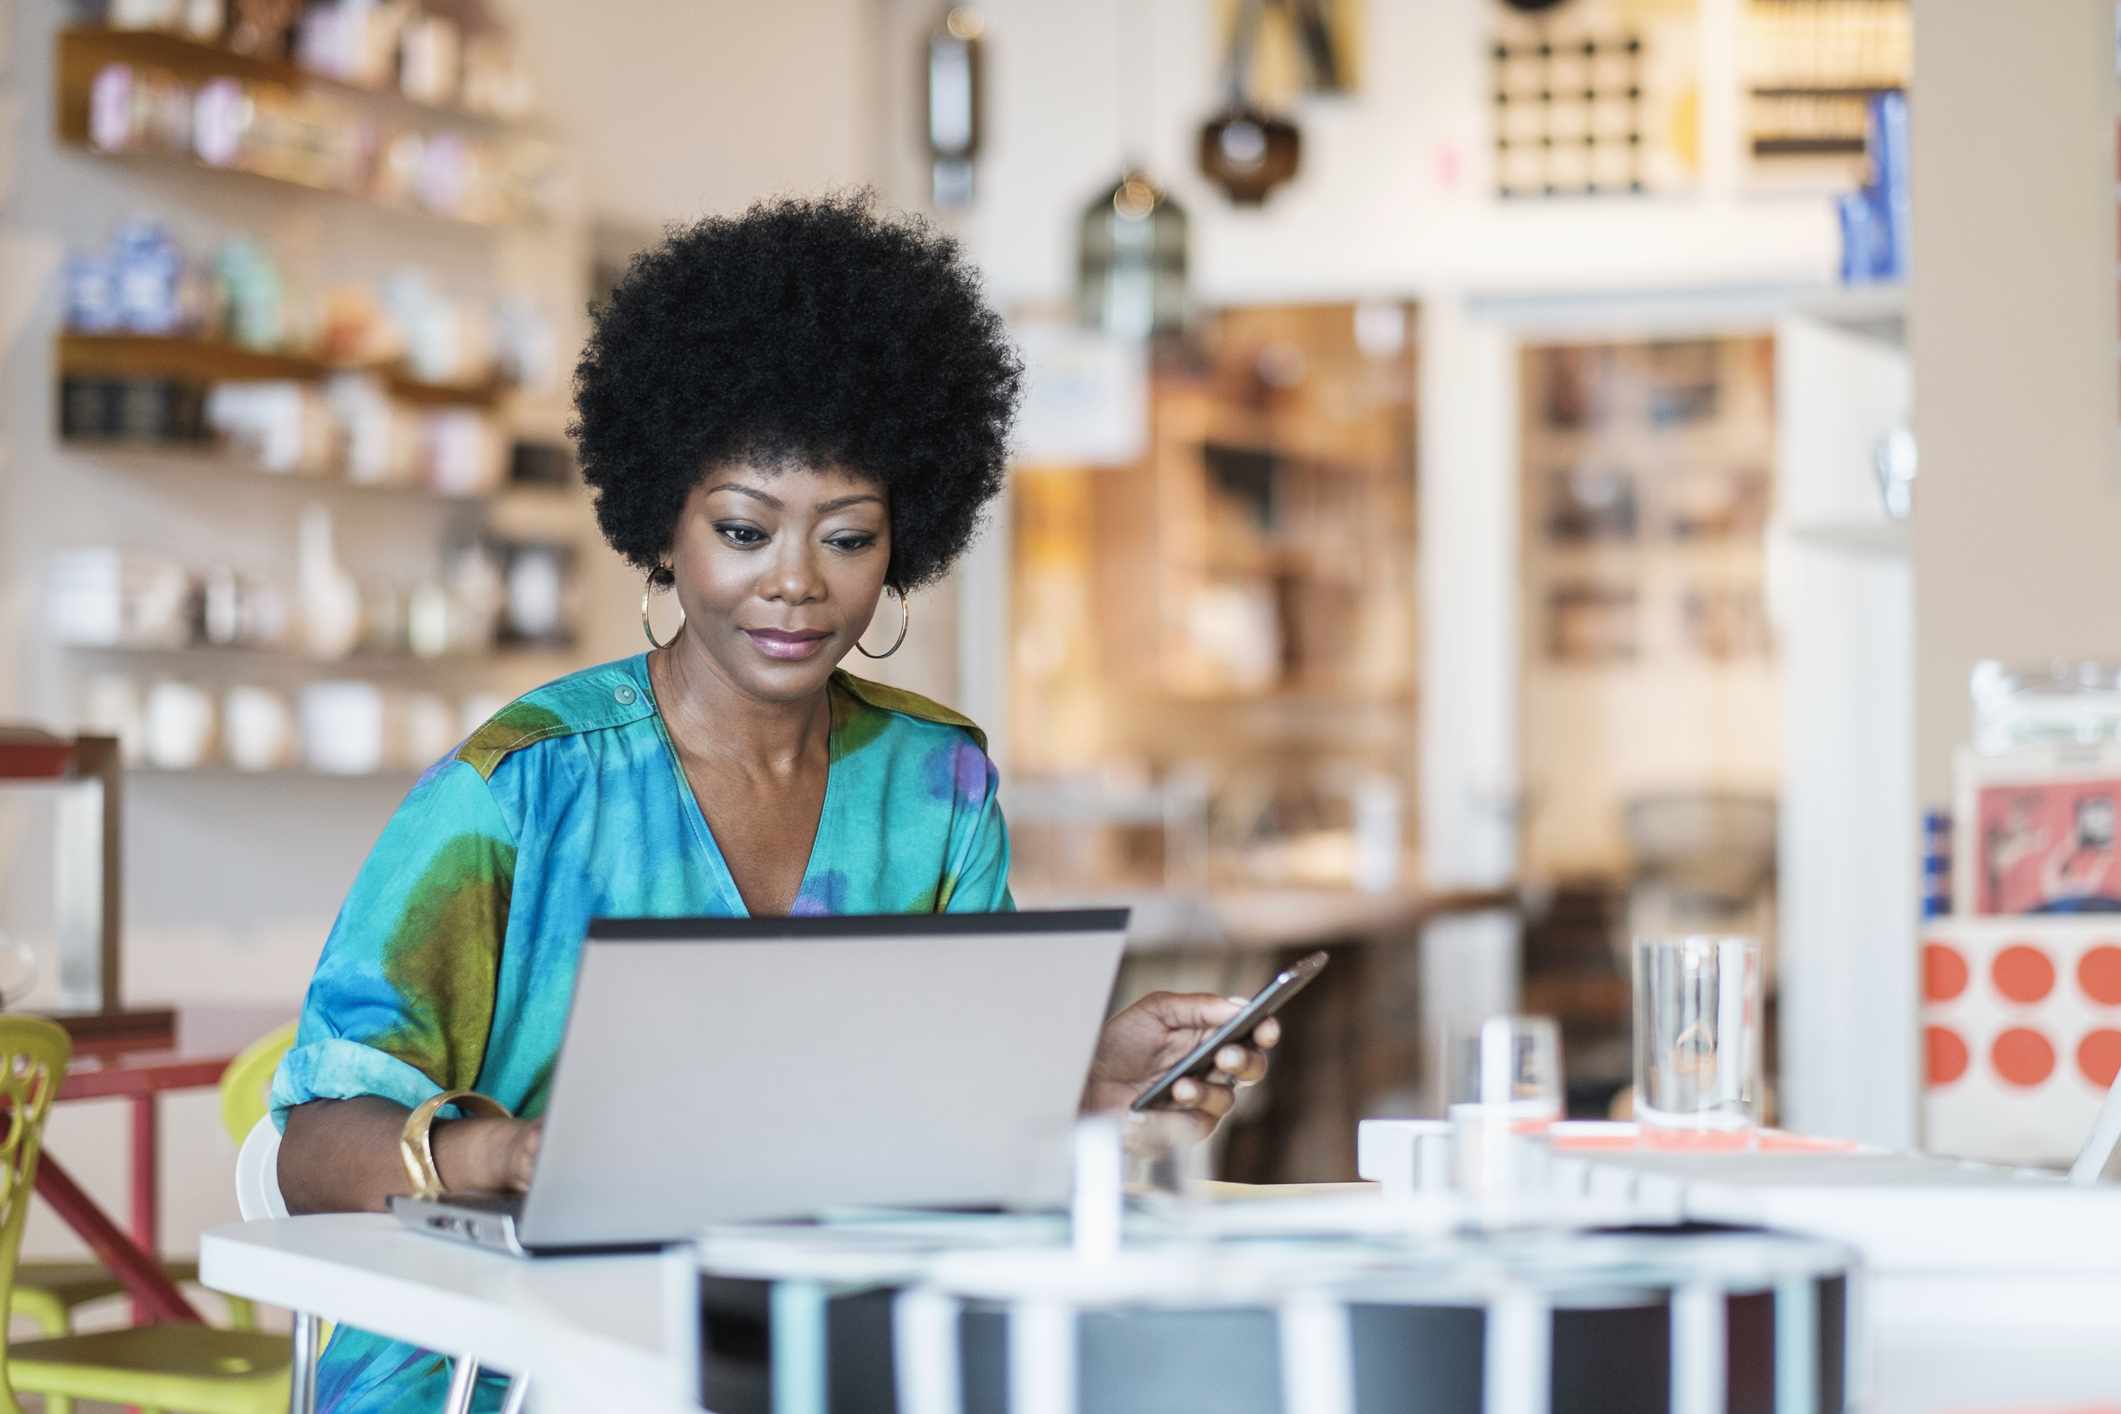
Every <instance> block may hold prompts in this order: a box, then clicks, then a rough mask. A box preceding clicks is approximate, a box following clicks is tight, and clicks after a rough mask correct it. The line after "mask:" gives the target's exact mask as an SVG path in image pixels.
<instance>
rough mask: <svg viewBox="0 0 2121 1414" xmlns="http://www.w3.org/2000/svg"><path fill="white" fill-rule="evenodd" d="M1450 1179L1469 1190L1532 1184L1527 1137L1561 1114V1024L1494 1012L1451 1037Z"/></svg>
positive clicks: (1447, 1065) (1532, 1167) (1447, 1082)
mask: <svg viewBox="0 0 2121 1414" xmlns="http://www.w3.org/2000/svg"><path fill="white" fill-rule="evenodd" d="M1444 1083H1445V1094H1446V1097H1447V1099H1448V1101H1449V1104H1450V1109H1449V1111H1448V1113H1449V1115H1450V1120H1451V1135H1452V1146H1451V1147H1452V1170H1453V1173H1452V1177H1453V1182H1454V1183H1455V1184H1456V1186H1457V1187H1458V1188H1459V1189H1461V1190H1463V1191H1465V1192H1469V1193H1495V1192H1501V1191H1505V1190H1508V1189H1512V1188H1522V1187H1525V1186H1527V1185H1528V1184H1529V1183H1531V1182H1532V1181H1533V1179H1534V1178H1535V1177H1536V1173H1535V1172H1534V1170H1535V1168H1536V1164H1535V1162H1534V1159H1535V1157H1536V1155H1535V1151H1534V1149H1533V1148H1532V1147H1531V1146H1528V1145H1527V1144H1526V1143H1525V1142H1524V1140H1525V1136H1526V1135H1528V1134H1534V1133H1537V1132H1538V1131H1540V1130H1542V1129H1545V1128H1546V1127H1547V1126H1548V1125H1550V1124H1552V1123H1553V1122H1554V1121H1555V1120H1557V1119H1560V1118H1561V1113H1562V1103H1561V1029H1560V1028H1559V1027H1558V1026H1556V1025H1555V1024H1554V1022H1553V1020H1552V1019H1551V1018H1549V1017H1544V1016H1491V1017H1489V1018H1488V1019H1487V1020H1485V1021H1483V1022H1481V1023H1480V1025H1479V1026H1478V1027H1477V1028H1476V1029H1474V1030H1471V1031H1462V1032H1459V1033H1457V1034H1456V1035H1454V1036H1452V1038H1451V1040H1450V1042H1449V1050H1448V1051H1447V1053H1446V1055H1445V1064H1444Z"/></svg>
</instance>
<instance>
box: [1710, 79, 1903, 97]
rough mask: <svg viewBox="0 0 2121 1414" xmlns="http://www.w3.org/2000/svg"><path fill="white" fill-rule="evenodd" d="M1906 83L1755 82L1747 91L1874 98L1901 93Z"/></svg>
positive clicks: (1771, 94)
mask: <svg viewBox="0 0 2121 1414" xmlns="http://www.w3.org/2000/svg"><path fill="white" fill-rule="evenodd" d="M1906 87H1907V85H1906V84H1905V83H1841V84H1801V83H1762V84H1754V85H1753V86H1752V87H1751V88H1749V89H1747V90H1746V92H1747V93H1749V94H1751V95H1752V96H1753V97H1755V98H1874V97H1876V96H1877V95H1878V94H1881V93H1899V92H1900V91H1902V90H1903V89H1905V88H1906Z"/></svg>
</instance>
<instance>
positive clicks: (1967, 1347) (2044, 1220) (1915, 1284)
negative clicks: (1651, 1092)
mask: <svg viewBox="0 0 2121 1414" xmlns="http://www.w3.org/2000/svg"><path fill="white" fill-rule="evenodd" d="M1553 1161H1554V1170H1553V1172H1554V1177H1555V1179H1556V1181H1557V1183H1559V1184H1560V1185H1561V1186H1562V1187H1563V1188H1564V1190H1565V1191H1566V1190H1573V1191H1579V1192H1586V1193H1589V1194H1591V1195H1593V1196H1598V1197H1605V1198H1612V1199H1620V1200H1626V1199H1635V1200H1639V1201H1641V1202H1644V1203H1646V1204H1650V1205H1654V1206H1656V1207H1658V1208H1660V1209H1663V1210H1666V1211H1670V1210H1671V1209H1672V1208H1673V1207H1675V1206H1676V1208H1677V1210H1678V1211H1679V1212H1680V1213H1682V1214H1683V1215H1684V1216H1686V1217H1688V1218H1692V1219H1698V1220H1700V1221H1703V1222H1728V1223H1746V1224H1758V1225H1762V1226H1768V1227H1776V1228H1782V1229H1785V1230H1788V1231H1794V1232H1805V1233H1811V1234H1815V1235H1818V1236H1822V1237H1831V1238H1834V1239H1836V1240H1838V1241H1841V1242H1844V1243H1847V1244H1848V1245H1849V1246H1851V1247H1853V1248H1855V1249H1856V1250H1857V1251H1858V1252H1860V1253H1861V1254H1862V1256H1863V1262H1864V1270H1863V1275H1862V1281H1861V1285H1860V1289H1859V1291H1858V1293H1857V1300H1858V1302H1859V1303H1860V1306H1859V1309H1860V1310H1861V1311H1862V1312H1863V1317H1864V1330H1865V1331H1866V1333H1867V1335H1868V1337H1869V1341H1870V1349H1869V1350H1868V1351H1859V1352H1858V1359H1859V1361H1861V1362H1862V1363H1864V1364H1865V1365H1867V1366H1868V1368H1869V1371H1870V1373H1871V1376H1872V1378H1871V1384H1870V1388H1871V1398H1870V1400H1869V1401H1868V1402H1867V1403H1866V1404H1865V1405H1864V1410H1865V1414H1953V1412H1954V1411H1962V1410H1975V1409H1988V1410H1993V1409H1999V1408H2005V1407H2009V1408H2033V1407H2041V1406H2045V1407H2058V1406H2061V1405H2063V1404H2064V1403H2066V1402H2067V1403H2081V1404H2084V1405H2086V1406H2090V1405H2092V1404H2110V1402H2111V1401H2112V1399H2113V1396H2114V1393H2115V1391H2116V1390H2117V1389H2121V1185H2100V1186H2095V1187H2080V1186H2077V1185H2073V1184H2071V1183H2069V1182H2068V1181H2067V1180H2065V1179H2063V1178H2062V1177H2060V1176H2059V1175H2055V1174H2049V1173H2044V1172H2038V1171H2033V1170H2026V1169H2008V1168H1998V1167H1991V1166H1988V1165H1981V1164H1968V1163H1962V1162H1959V1161H1957V1160H1952V1159H1944V1158H1936V1157H1932V1156H1928V1155H1922V1154H1890V1153H1878V1152H1872V1151H1866V1152H1861V1153H1845V1154H1834V1153H1816V1154H1807V1153H1780V1154H1777V1153H1761V1154H1689V1153H1673V1152H1669V1151H1659V1150H1647V1149H1580V1150H1575V1151H1568V1150H1557V1151H1556V1152H1555V1154H1554V1156H1553Z"/></svg>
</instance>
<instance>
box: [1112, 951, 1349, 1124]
mask: <svg viewBox="0 0 2121 1414" xmlns="http://www.w3.org/2000/svg"><path fill="white" fill-rule="evenodd" d="M1330 960H1331V959H1330V958H1328V956H1327V955H1326V954H1325V953H1322V952H1315V953H1312V954H1311V955H1310V956H1309V957H1306V958H1304V959H1302V960H1301V961H1298V962H1293V963H1290V964H1289V965H1288V966H1287V967H1285V968H1283V969H1282V970H1281V971H1280V972H1278V973H1276V974H1275V976H1274V980H1273V981H1271V982H1269V983H1268V984H1267V985H1266V986H1264V987H1262V988H1260V989H1259V994H1258V995H1257V996H1255V997H1253V998H1252V1000H1251V1001H1249V1002H1246V1003H1245V1005H1244V1009H1243V1010H1242V1011H1240V1012H1238V1013H1237V1015H1235V1016H1233V1017H1231V1018H1230V1019H1229V1020H1228V1021H1225V1022H1224V1023H1223V1024H1222V1025H1220V1026H1218V1027H1216V1028H1215V1029H1214V1030H1213V1031H1211V1032H1209V1033H1208V1037H1207V1039H1206V1040H1204V1041H1202V1042H1201V1043H1200V1044H1199V1045H1197V1046H1195V1047H1194V1048H1193V1049H1192V1050H1190V1051H1188V1052H1186V1055H1185V1058H1184V1059H1182V1060H1181V1061H1179V1062H1178V1064H1176V1065H1174V1066H1172V1067H1171V1068H1170V1069H1169V1070H1167V1071H1165V1072H1164V1073H1163V1074H1162V1075H1159V1076H1157V1077H1156V1083H1155V1084H1154V1085H1151V1086H1150V1087H1149V1088H1148V1089H1146V1090H1144V1091H1142V1092H1141V1093H1140V1094H1139V1095H1136V1096H1135V1097H1134V1103H1133V1104H1132V1105H1130V1106H1129V1107H1128V1108H1130V1109H1133V1110H1135V1111H1141V1110H1146V1109H1148V1108H1149V1107H1150V1106H1152V1105H1154V1104H1156V1103H1157V1102H1158V1101H1159V1100H1162V1099H1163V1098H1164V1097H1165V1096H1167V1095H1169V1094H1170V1093H1171V1087H1172V1086H1174V1085H1176V1084H1178V1082H1179V1081H1181V1080H1184V1079H1185V1078H1186V1077H1187V1076H1189V1075H1206V1074H1207V1073H1208V1072H1209V1071H1211V1070H1213V1069H1214V1068H1215V1053H1216V1052H1217V1051H1219V1050H1221V1049H1222V1048H1223V1047H1225V1046H1227V1045H1229V1044H1230V1043H1231V1042H1233V1041H1244V1040H1248V1039H1249V1038H1250V1037H1251V1035H1252V1033H1253V1031H1254V1030H1256V1029H1257V1028H1258V1026H1259V1023H1261V1022H1262V1021H1265V1020H1266V1019H1267V1018H1268V1017H1270V1016H1272V1015H1274V1013H1275V1012H1278V1011H1280V1010H1281V1009H1282V1007H1283V1006H1284V1005H1285V1004H1287V1002H1288V1000H1289V998H1291V997H1293V996H1295V995H1296V994H1297V993H1298V992H1301V991H1302V990H1303V989H1304V988H1306V987H1308V986H1310V985H1311V979H1312V978H1313V977H1316V976H1317V975H1318V974H1319V973H1321V972H1323V971H1325V970H1326V963H1327V962H1328V961H1330Z"/></svg>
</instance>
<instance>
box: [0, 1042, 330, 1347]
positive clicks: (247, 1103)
mask: <svg viewBox="0 0 2121 1414" xmlns="http://www.w3.org/2000/svg"><path fill="white" fill-rule="evenodd" d="M294 1043H295V1023H294V1022H292V1021H290V1022H289V1023H287V1025H285V1026H283V1027H280V1028H279V1029H278V1030H276V1031H273V1032H272V1033H271V1034H269V1035H266V1036H263V1037H260V1038H259V1039H258V1040H256V1041H254V1042H252V1043H251V1044H250V1045H249V1046H248V1047H246V1048H245V1049H244V1051H243V1053H242V1054H241V1055H239V1056H237V1057H236V1058H235V1059H234V1060H232V1061H230V1062H229V1063H228V1069H226V1070H224V1071H222V1072H221V1123H222V1125H223V1126H224V1127H225V1128H226V1129H227V1130H228V1137H229V1138H230V1139H233V1140H234V1141H235V1142H236V1145H237V1147H238V1148H240V1147H242V1144H243V1140H244V1139H245V1138H246V1137H247V1136H248V1135H249V1134H250V1129H251V1126H252V1125H254V1124H256V1123H257V1122H258V1121H259V1120H260V1119H262V1118H264V1116H265V1109H266V1099H267V1097H268V1096H269V1095H270V1094H271V1092H272V1077H273V1072H274V1071H276V1070H278V1069H279V1068H280V1058H281V1057H282V1056H284V1055H286V1054H287V1052H288V1050H289V1048H290V1047H292V1046H293V1045H294ZM162 1269H163V1270H164V1271H165V1272H167V1273H169V1279H170V1280H171V1281H175V1282H197V1281H198V1280H199V1264H198V1262H197V1261H196V1260H195V1259H193V1258H190V1257H176V1258H170V1259H167V1260H165V1261H164V1262H163V1263H162ZM124 1293H125V1283H124V1282H121V1281H119V1280H118V1278H117V1277H116V1276H114V1275H112V1274H111V1269H110V1268H109V1267H106V1266H104V1265H103V1264H102V1263H101V1262H23V1263H21V1264H20V1265H18V1266H17V1267H16V1269H15V1289H14V1292H13V1293H12V1294H11V1295H10V1296H9V1298H8V1304H7V1310H8V1314H9V1315H12V1316H20V1317H22V1318H24V1319H25V1320H28V1321H30V1322H31V1323H33V1324H34V1325H35V1326H36V1327H37V1329H38V1330H39V1331H40V1332H42V1333H43V1334H45V1335H65V1334H67V1333H68V1332H70V1331H72V1330H73V1328H74V1311H75V1310H76V1309H77V1308H79V1307H82V1306H86V1305H88V1304H89V1303H90V1302H94V1301H104V1300H107V1299H109V1298H110V1297H113V1296H122V1295H124ZM223 1299H224V1300H226V1301H227V1303H228V1324H229V1326H230V1327H231V1328H233V1329H235V1330H251V1329H253V1328H254V1327H255V1326H256V1325H257V1311H256V1309H255V1308H254V1307H253V1306H252V1305H251V1303H250V1302H248V1301H246V1300H244V1299H243V1298H242V1297H240V1296H230V1297H225V1298H223Z"/></svg>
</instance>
